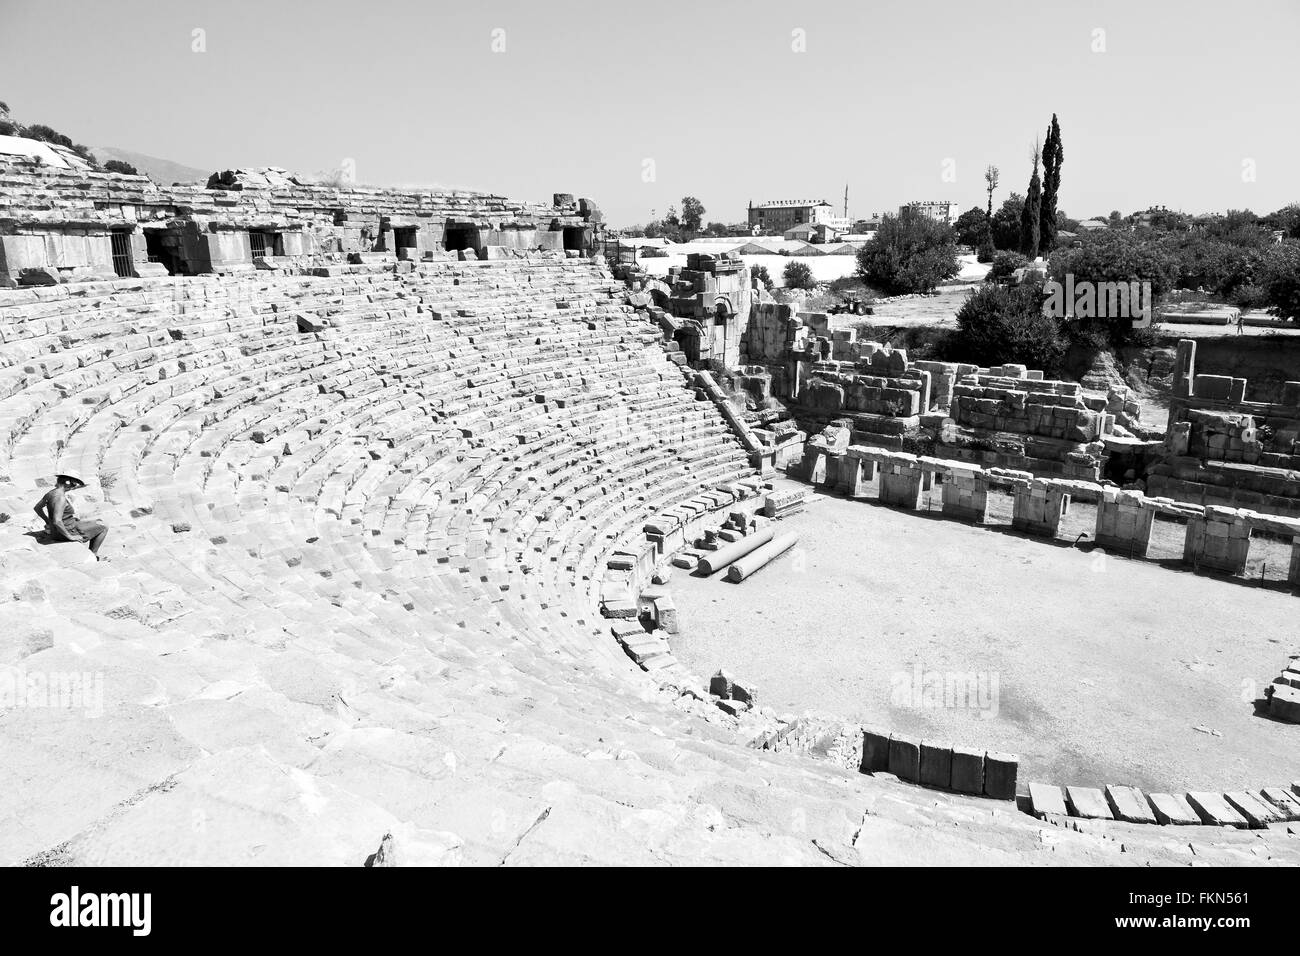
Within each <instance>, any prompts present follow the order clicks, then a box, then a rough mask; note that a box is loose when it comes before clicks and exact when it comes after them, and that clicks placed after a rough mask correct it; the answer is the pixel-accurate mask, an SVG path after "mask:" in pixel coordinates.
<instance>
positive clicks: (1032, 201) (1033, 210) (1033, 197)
mask: <svg viewBox="0 0 1300 956" xmlns="http://www.w3.org/2000/svg"><path fill="white" fill-rule="evenodd" d="M1042 200H1043V184H1042V180H1041V179H1039V177H1038V147H1037V146H1035V147H1034V175H1033V176H1031V177H1030V178H1029V194H1028V195H1027V196H1025V206H1024V208H1023V209H1022V210H1021V211H1020V251H1021V252H1022V253H1024V254H1025V256H1027V257H1028V258H1030V259H1034V258H1036V257H1037V256H1038V245H1039V240H1040V238H1041V236H1040V233H1039V216H1040V215H1041V214H1042Z"/></svg>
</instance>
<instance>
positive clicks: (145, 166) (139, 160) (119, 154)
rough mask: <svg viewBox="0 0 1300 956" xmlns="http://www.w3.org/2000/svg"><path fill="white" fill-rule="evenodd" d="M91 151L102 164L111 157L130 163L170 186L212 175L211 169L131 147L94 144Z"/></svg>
mask: <svg viewBox="0 0 1300 956" xmlns="http://www.w3.org/2000/svg"><path fill="white" fill-rule="evenodd" d="M90 151H91V152H92V153H94V154H95V158H96V159H98V160H99V162H100V163H101V164H103V163H106V162H108V161H109V160H110V159H118V160H121V161H122V162H124V163H130V164H131V165H132V166H134V167H135V168H136V169H138V170H140V172H142V173H144V174H145V175H147V176H148V177H149V178H150V179H152V180H153V181H154V182H156V183H159V184H160V185H163V186H170V185H171V184H172V183H192V182H200V183H206V182H207V181H208V177H209V176H210V175H212V170H211V169H198V168H196V167H194V166H185V165H183V164H181V163H174V162H172V161H171V160H170V159H159V158H158V157H157V156H146V155H145V154H144V153H133V152H131V151H130V150H129V149H118V148H117V147H116V146H92V147H91V149H90Z"/></svg>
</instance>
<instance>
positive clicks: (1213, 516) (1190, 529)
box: [1183, 505, 1294, 574]
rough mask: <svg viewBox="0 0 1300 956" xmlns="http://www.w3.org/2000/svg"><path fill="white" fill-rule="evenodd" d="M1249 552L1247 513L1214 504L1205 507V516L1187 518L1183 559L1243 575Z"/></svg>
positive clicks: (1198, 564) (1202, 565)
mask: <svg viewBox="0 0 1300 956" xmlns="http://www.w3.org/2000/svg"><path fill="white" fill-rule="evenodd" d="M1293 547H1294V545H1293ZM1249 555H1250V522H1249V521H1248V520H1247V518H1246V515H1245V513H1243V512H1241V511H1239V510H1237V509H1236V508H1220V507H1217V506H1213V505H1211V506H1209V507H1207V508H1206V509H1205V516H1204V517H1196V516H1193V517H1190V518H1188V519H1187V537H1186V538H1185V539H1184V542H1183V560H1184V561H1186V562H1187V563H1188V564H1192V565H1195V566H1196V567H1201V568H1213V569H1215V570H1217V571H1226V572H1228V573H1229V574H1241V573H1242V572H1243V571H1245V570H1246V559H1247V558H1248V557H1249ZM1292 563H1293V564H1294V561H1293V562H1292Z"/></svg>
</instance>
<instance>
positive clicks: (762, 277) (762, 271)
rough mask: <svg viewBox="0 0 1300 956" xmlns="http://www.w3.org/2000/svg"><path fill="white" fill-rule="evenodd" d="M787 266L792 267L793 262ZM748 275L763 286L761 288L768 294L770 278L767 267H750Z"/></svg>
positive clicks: (770, 289)
mask: <svg viewBox="0 0 1300 956" xmlns="http://www.w3.org/2000/svg"><path fill="white" fill-rule="evenodd" d="M789 265H794V263H793V262H791V263H789ZM749 275H750V277H751V278H754V279H757V280H758V281H759V282H761V283H762V284H763V288H764V289H766V290H767V291H768V292H771V291H772V285H773V283H772V276H771V275H770V274H769V273H768V271H767V266H750V267H749Z"/></svg>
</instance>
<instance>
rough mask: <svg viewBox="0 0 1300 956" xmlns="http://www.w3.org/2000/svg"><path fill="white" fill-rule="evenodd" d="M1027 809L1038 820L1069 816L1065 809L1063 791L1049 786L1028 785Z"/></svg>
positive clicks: (1043, 784) (1040, 784)
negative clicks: (1028, 808)
mask: <svg viewBox="0 0 1300 956" xmlns="http://www.w3.org/2000/svg"><path fill="white" fill-rule="evenodd" d="M1029 807H1030V810H1031V812H1032V813H1033V814H1034V816H1036V817H1038V818H1039V819H1043V818H1044V817H1050V816H1056V817H1064V816H1068V815H1069V813H1068V811H1067V810H1066V809H1065V791H1063V790H1062V789H1061V788H1060V787H1054V786H1052V785H1051V784H1046V783H1031V784H1030V785H1029Z"/></svg>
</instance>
